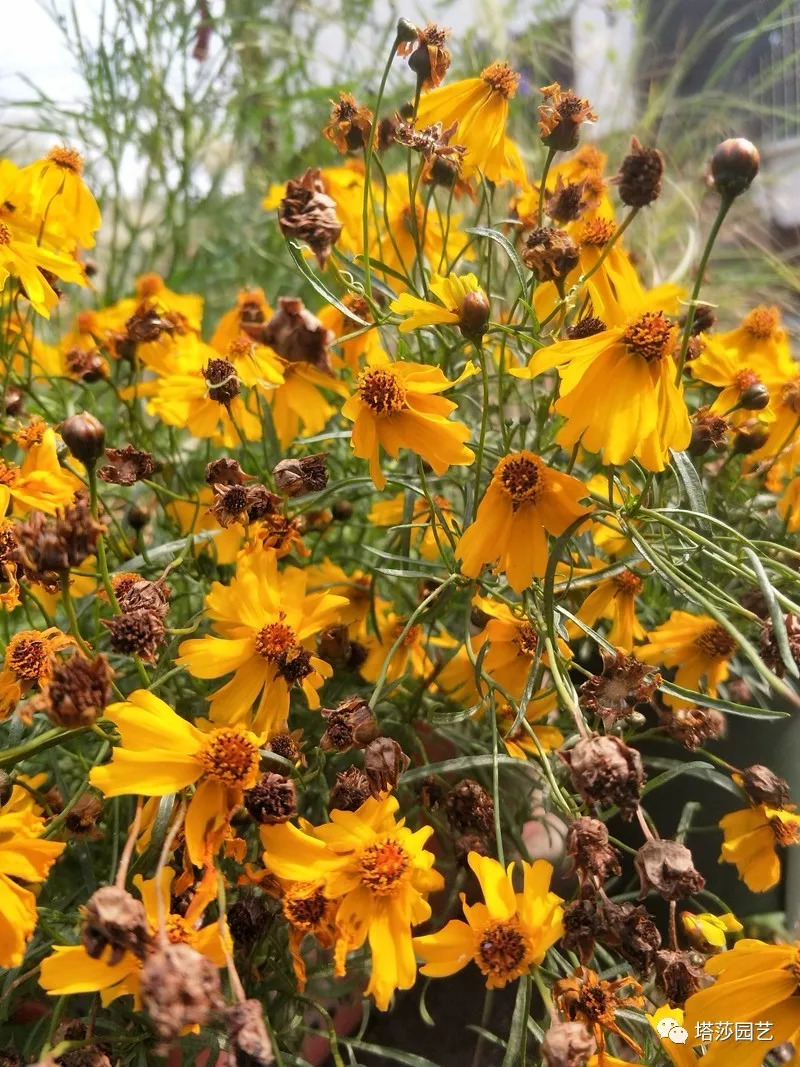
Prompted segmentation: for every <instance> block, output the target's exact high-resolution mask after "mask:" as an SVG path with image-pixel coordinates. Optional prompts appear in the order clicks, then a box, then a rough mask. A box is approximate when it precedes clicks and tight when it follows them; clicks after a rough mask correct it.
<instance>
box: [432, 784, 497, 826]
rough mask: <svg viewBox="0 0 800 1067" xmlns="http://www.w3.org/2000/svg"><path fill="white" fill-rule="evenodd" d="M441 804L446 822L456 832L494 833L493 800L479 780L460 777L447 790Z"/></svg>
mask: <svg viewBox="0 0 800 1067" xmlns="http://www.w3.org/2000/svg"><path fill="white" fill-rule="evenodd" d="M443 806H444V810H445V814H446V815H447V819H448V822H449V823H450V825H451V826H452V828H453V829H454V830H455V831H456V832H458V833H462V834H463V833H467V832H470V831H471V832H477V833H479V834H482V835H484V836H487V835H489V836H491V835H492V834H493V833H494V800H493V799H492V798H491V796H490V795H489V794H488V793H487V792H486V790H485V789H484V788H483V786H482V785H481V784H480V782H476V781H474V779H472V778H462V780H461V781H460V782H456V784H455V785H454V786H453V788H452V789H450V790H448V792H447V794H446V796H445V798H444V801H443Z"/></svg>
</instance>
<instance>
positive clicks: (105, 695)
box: [47, 653, 112, 730]
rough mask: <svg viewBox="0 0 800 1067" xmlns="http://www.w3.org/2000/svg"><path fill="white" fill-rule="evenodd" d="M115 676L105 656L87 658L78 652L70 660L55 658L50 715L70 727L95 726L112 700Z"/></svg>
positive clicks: (65, 726)
mask: <svg viewBox="0 0 800 1067" xmlns="http://www.w3.org/2000/svg"><path fill="white" fill-rule="evenodd" d="M111 677H112V671H111V670H110V668H109V666H108V662H107V660H106V658H105V656H97V658H96V659H86V658H85V657H84V656H81V655H79V654H78V653H74V654H73V655H72V656H70V658H69V659H68V660H59V659H57V658H55V657H54V666H53V674H52V677H51V680H50V684H49V685H48V688H47V694H48V697H49V706H48V708H47V717H48V718H49V719H50V721H51V722H53V723H55V724H56V726H62V727H63V728H64V729H67V730H70V729H73V728H74V727H76V726H91V724H92V723H93V722H95V721H96V720H97V719H98V718H99V717H100V716H101V715H102V713H103V709H104V708H105V707H106V705H107V704H108V703H109V702H110V700H111Z"/></svg>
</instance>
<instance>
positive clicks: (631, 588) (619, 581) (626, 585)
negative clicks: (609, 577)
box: [613, 571, 644, 596]
mask: <svg viewBox="0 0 800 1067" xmlns="http://www.w3.org/2000/svg"><path fill="white" fill-rule="evenodd" d="M613 582H614V585H615V586H616V587H617V589H618V590H619V591H620V593H623V594H624V595H626V596H638V595H639V594H640V593H641V591H642V589H643V588H644V582H643V581H642V579H641V578H640V577H639V575H638V574H635V573H634V572H633V571H622V573H621V574H615V575H614V578H613Z"/></svg>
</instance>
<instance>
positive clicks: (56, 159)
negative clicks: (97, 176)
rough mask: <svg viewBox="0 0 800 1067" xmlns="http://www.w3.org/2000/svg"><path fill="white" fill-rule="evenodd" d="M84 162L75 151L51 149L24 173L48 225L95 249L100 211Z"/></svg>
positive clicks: (59, 148)
mask: <svg viewBox="0 0 800 1067" xmlns="http://www.w3.org/2000/svg"><path fill="white" fill-rule="evenodd" d="M82 173H83V160H82V158H81V156H80V155H79V154H78V152H76V151H75V150H74V149H73V148H66V147H60V146H57V147H56V148H51V149H50V151H49V152H48V153H47V155H46V156H45V158H44V159H38V160H36V162H35V163H31V164H29V166H27V167H25V168H24V169H23V171H22V174H23V176H25V177H26V178H28V179H29V180H30V182H31V187H32V191H33V195H34V200H35V206H36V210H37V211H39V212H40V213H41V214H42V215H45V214H46V216H47V221H48V225H52V226H53V227H55V228H58V229H59V230H62V231H63V232H64V233H65V234H66V235H67V237H68V238H69V239H70V240H72V241H77V242H78V243H79V244H81V245H83V247H84V248H93V247H94V235H95V232H96V231H97V230H99V229H100V208H99V207H98V206H97V201H96V200H95V198H94V197H93V196H92V194H91V192H90V191H89V189H88V187H87V186H86V184H85V183H84V181H83V178H82V177H81V174H82Z"/></svg>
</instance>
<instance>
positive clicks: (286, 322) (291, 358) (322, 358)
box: [244, 296, 334, 374]
mask: <svg viewBox="0 0 800 1067" xmlns="http://www.w3.org/2000/svg"><path fill="white" fill-rule="evenodd" d="M278 305H279V307H278V310H277V311H276V312H275V314H274V315H273V316H272V318H271V319H270V320H269V322H265V323H264V324H263V325H260V326H258V325H257V326H251V325H248V324H244V330H245V332H246V333H248V334H249V335H250V336H251V337H252V338H253V340H255V341H258V342H260V343H261V344H264V345H269V346H270V348H274V349H275V351H276V352H277V353H278V355H279V356H282V357H283V359H285V360H287V361H288V362H289V363H303V362H305V363H311V364H312V365H313V366H315V367H316V368H317V369H318V370H321V371H324V372H325V373H326V374H332V373H333V371H332V368H331V361H330V353H329V352H328V345H330V344H331V343H332V341H333V340H334V335H333V331H332V330H328V329H326V327H325V326H323V324H322V323H321V322H320V321H319V319H318V318H317V317H316V315H312V314H311V312H310V311H309V310H308V308H307V307H306V306H305V304H304V303H303V301H302V300H301V299H300V298H299V297H296V296H282V297H281V298H280V299H279V301H278Z"/></svg>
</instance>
